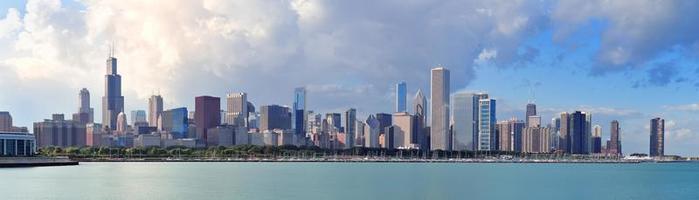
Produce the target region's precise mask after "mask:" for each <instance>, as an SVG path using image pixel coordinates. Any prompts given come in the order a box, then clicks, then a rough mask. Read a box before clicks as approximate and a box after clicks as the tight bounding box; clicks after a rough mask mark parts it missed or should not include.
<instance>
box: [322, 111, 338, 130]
mask: <svg viewBox="0 0 699 200" xmlns="http://www.w3.org/2000/svg"><path fill="white" fill-rule="evenodd" d="M325 119H326V120H328V124H330V125H331V126H333V127H335V128H336V129H337V130H338V131H340V132H342V115H341V114H340V113H327V114H325Z"/></svg>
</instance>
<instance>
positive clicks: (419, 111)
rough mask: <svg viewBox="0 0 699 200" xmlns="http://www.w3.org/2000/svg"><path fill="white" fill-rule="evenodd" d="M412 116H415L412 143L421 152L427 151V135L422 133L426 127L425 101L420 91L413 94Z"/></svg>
mask: <svg viewBox="0 0 699 200" xmlns="http://www.w3.org/2000/svg"><path fill="white" fill-rule="evenodd" d="M413 114H414V115H415V123H414V124H413V125H414V126H415V127H414V128H413V129H414V130H415V135H413V138H412V139H411V140H412V141H413V143H415V144H418V146H419V147H420V149H422V150H423V151H427V150H429V148H426V147H429V144H428V141H427V137H428V135H427V133H426V132H425V131H423V130H424V129H425V126H427V125H428V124H427V99H426V98H425V95H423V94H422V90H420V89H418V90H417V92H416V93H415V98H413Z"/></svg>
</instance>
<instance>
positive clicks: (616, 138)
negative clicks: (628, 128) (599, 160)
mask: <svg viewBox="0 0 699 200" xmlns="http://www.w3.org/2000/svg"><path fill="white" fill-rule="evenodd" d="M609 133H610V136H609V141H607V154H609V155H622V153H623V152H622V151H621V136H620V133H621V128H620V127H619V121H617V120H612V122H611V123H610V130H609Z"/></svg>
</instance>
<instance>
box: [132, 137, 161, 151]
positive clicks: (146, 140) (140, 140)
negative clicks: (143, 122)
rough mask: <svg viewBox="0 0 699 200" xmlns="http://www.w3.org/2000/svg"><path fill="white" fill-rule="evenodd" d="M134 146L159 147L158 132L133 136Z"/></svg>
mask: <svg viewBox="0 0 699 200" xmlns="http://www.w3.org/2000/svg"><path fill="white" fill-rule="evenodd" d="M133 143H134V144H133V146H134V147H141V148H145V147H160V146H161V138H160V134H142V135H138V136H136V137H135V138H134V141H133Z"/></svg>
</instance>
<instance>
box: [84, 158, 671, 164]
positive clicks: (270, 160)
mask: <svg viewBox="0 0 699 200" xmlns="http://www.w3.org/2000/svg"><path fill="white" fill-rule="evenodd" d="M75 160H76V161H79V162H87V163H90V162H162V163H168V162H191V163H199V162H238V163H242V162H268V163H271V162H280V163H461V164H469V163H474V164H475V163H503V164H507V163H510V164H513V163H521V164H536V163H540V164H558V163H561V164H567V163H570V164H640V163H644V162H650V161H639V160H544V159H542V160H536V159H526V160H525V159H522V160H498V159H451V160H429V159H175V158H145V159H144V158H131V159H123V158H118V159H114V158H112V159H92V158H90V159H84V158H82V159H75ZM658 163H660V162H658Z"/></svg>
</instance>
